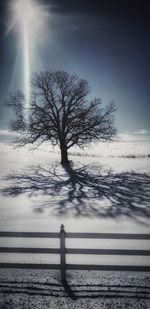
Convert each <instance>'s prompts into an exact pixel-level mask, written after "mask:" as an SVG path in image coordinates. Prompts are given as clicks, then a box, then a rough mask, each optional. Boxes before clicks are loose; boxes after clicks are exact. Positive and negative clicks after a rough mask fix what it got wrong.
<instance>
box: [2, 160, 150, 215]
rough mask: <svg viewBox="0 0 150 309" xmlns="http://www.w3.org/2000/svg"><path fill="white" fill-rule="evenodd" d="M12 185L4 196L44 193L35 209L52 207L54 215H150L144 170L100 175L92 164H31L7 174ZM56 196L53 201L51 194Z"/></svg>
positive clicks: (148, 180) (149, 193)
mask: <svg viewBox="0 0 150 309" xmlns="http://www.w3.org/2000/svg"><path fill="white" fill-rule="evenodd" d="M6 179H7V180H8V181H11V182H10V185H9V186H8V187H6V188H4V189H2V190H1V191H2V193H3V195H4V196H14V197H15V196H18V195H20V194H23V193H26V194H28V195H29V197H33V196H36V195H37V194H38V195H41V194H42V199H39V203H38V202H37V204H36V206H35V210H37V211H44V209H45V208H47V207H52V208H53V210H54V212H55V214H57V215H66V214H70V213H71V214H73V215H74V216H89V217H92V216H96V217H113V218H117V217H119V216H121V215H125V216H128V217H130V218H132V219H136V220H140V218H142V217H143V218H146V217H150V176H149V175H147V174H145V173H135V172H122V173H116V174H114V173H112V172H111V171H109V172H108V173H107V174H103V175H101V174H98V173H97V172H96V173H95V172H93V171H90V166H88V165H86V166H84V167H81V168H77V169H73V168H72V167H71V166H69V167H66V168H65V169H62V170H61V169H60V168H58V166H53V167H52V168H51V169H49V168H43V167H41V166H32V167H30V169H28V170H26V171H24V172H20V173H18V174H17V173H15V172H14V173H12V174H10V175H8V176H7V177H6ZM50 196H51V197H54V200H52V199H50V198H49V197H50Z"/></svg>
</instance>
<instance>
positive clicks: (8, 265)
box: [0, 224, 150, 298]
mask: <svg viewBox="0 0 150 309" xmlns="http://www.w3.org/2000/svg"><path fill="white" fill-rule="evenodd" d="M0 237H13V238H14V237H19V238H59V239H60V247H59V248H26V247H23V248H22V247H0V253H32V254H39V253H40V254H59V255H60V264H42V263H40V264H36V263H35V264H33V263H0V268H16V269H17V268H21V269H60V271H61V282H62V283H63V285H64V286H65V288H66V289H67V291H68V293H70V296H71V297H72V298H74V296H73V294H72V291H71V290H70V291H69V287H68V283H67V280H66V270H68V269H75V270H106V271H150V266H144V265H95V264H68V263H66V255H68V254H76V255H79V254H80V255H82V254H84V255H116V256H117V255H119V256H150V250H139V249H135V250H133V249H81V248H66V244H65V239H66V238H71V239H77V238H80V239H81V238H82V239H109V240H110V239H112V240H115V239H116V240H118V239H122V240H129V239H130V240H150V234H124V233H121V234H118V233H68V232H67V233H66V232H65V229H64V225H63V224H62V225H61V228H60V232H59V233H44V232H42V233H38V232H0Z"/></svg>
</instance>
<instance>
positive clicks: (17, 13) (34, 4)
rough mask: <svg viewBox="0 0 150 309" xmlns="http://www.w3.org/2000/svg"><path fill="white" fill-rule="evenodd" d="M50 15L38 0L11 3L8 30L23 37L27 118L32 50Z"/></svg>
mask: <svg viewBox="0 0 150 309" xmlns="http://www.w3.org/2000/svg"><path fill="white" fill-rule="evenodd" d="M47 17H49V12H48V8H47V7H46V6H45V5H44V6H43V5H40V4H39V2H38V1H37V0H13V1H11V3H10V20H9V25H8V32H10V31H16V32H17V33H18V34H19V38H20V39H21V42H22V44H21V48H22V56H23V75H24V76H23V84H24V95H25V99H26V106H25V109H26V115H25V117H26V120H27V118H28V115H27V114H28V112H27V111H28V108H29V102H30V74H31V56H30V50H31V48H32V46H34V45H35V43H36V41H37V40H38V39H39V37H40V35H41V34H42V31H44V26H45V23H46V19H47Z"/></svg>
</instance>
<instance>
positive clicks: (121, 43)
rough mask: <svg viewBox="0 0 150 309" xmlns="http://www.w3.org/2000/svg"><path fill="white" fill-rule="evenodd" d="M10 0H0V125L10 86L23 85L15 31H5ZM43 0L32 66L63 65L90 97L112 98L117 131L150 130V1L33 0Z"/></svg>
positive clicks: (105, 100) (4, 123) (6, 118)
mask: <svg viewBox="0 0 150 309" xmlns="http://www.w3.org/2000/svg"><path fill="white" fill-rule="evenodd" d="M12 1H13V0H9V1H8V0H0V46H1V48H0V81H1V82H0V104H1V108H0V129H5V130H6V129H7V128H8V121H9V120H10V119H11V116H12V115H11V112H10V111H8V110H7V109H6V107H4V101H5V100H6V99H7V97H8V94H9V92H10V91H12V92H13V91H15V90H18V89H20V90H23V82H22V80H23V78H22V76H23V63H22V62H23V60H22V50H21V45H20V37H19V35H18V33H17V31H8V28H9V24H10V18H9V7H10V3H11V2H12ZM34 1H38V4H39V5H42V6H43V5H44V9H45V11H46V12H47V15H46V16H45V25H44V27H42V28H41V29H38V33H37V34H36V40H34V42H33V44H32V45H33V46H32V49H31V50H30V53H31V67H32V69H31V72H35V71H39V70H43V71H44V70H65V71H67V72H69V73H71V74H76V75H78V76H79V77H80V78H83V79H86V80H87V81H88V83H89V86H90V94H89V99H90V98H93V97H99V98H101V99H102V102H103V104H104V105H105V104H107V103H109V102H111V101H112V100H113V101H114V102H115V103H116V106H117V112H116V116H115V126H116V128H117V130H118V131H119V132H129V133H130V132H131V133H133V132H138V133H139V134H149V133H150V121H149V118H150V117H149V116H150V86H149V85H150V60H149V55H150V18H149V17H150V16H149V8H148V1H145V0H143V1H129V0H126V1H123V0H122V1H113V0H112V1H108V0H105V1H96V0H95V1H91V0H51V1H50V0H49V1H48V0H34Z"/></svg>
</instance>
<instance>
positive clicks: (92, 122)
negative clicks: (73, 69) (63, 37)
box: [6, 71, 116, 165]
mask: <svg viewBox="0 0 150 309" xmlns="http://www.w3.org/2000/svg"><path fill="white" fill-rule="evenodd" d="M31 87H32V92H31V97H30V102H26V100H25V97H24V95H23V94H22V93H21V92H20V91H18V92H15V93H14V94H11V95H10V96H9V98H8V99H7V102H6V103H7V105H8V106H9V107H12V108H13V110H14V112H15V119H14V120H12V121H10V128H11V130H13V131H15V132H17V133H20V134H18V138H17V140H16V143H17V145H19V146H24V145H26V144H35V143H36V144H37V145H40V144H41V143H43V142H44V141H50V142H51V143H52V145H59V147H60V150H61V163H62V164H63V165H66V164H69V160H68V149H70V148H71V147H72V146H74V145H77V146H79V147H82V146H84V145H85V144H88V143H90V142H94V141H99V140H103V141H108V140H111V139H112V138H113V136H114V135H115V133H116V129H115V128H114V112H115V110H116V108H115V104H114V103H113V102H111V103H110V104H108V105H106V106H105V107H102V102H101V100H100V99H99V98H98V99H97V98H94V99H93V100H91V101H89V100H88V98H87V97H88V93H89V86H88V83H87V81H86V80H83V79H79V78H78V77H77V76H74V75H70V74H69V73H67V72H64V71H46V72H40V73H35V74H34V75H33V77H32V80H31Z"/></svg>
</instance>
